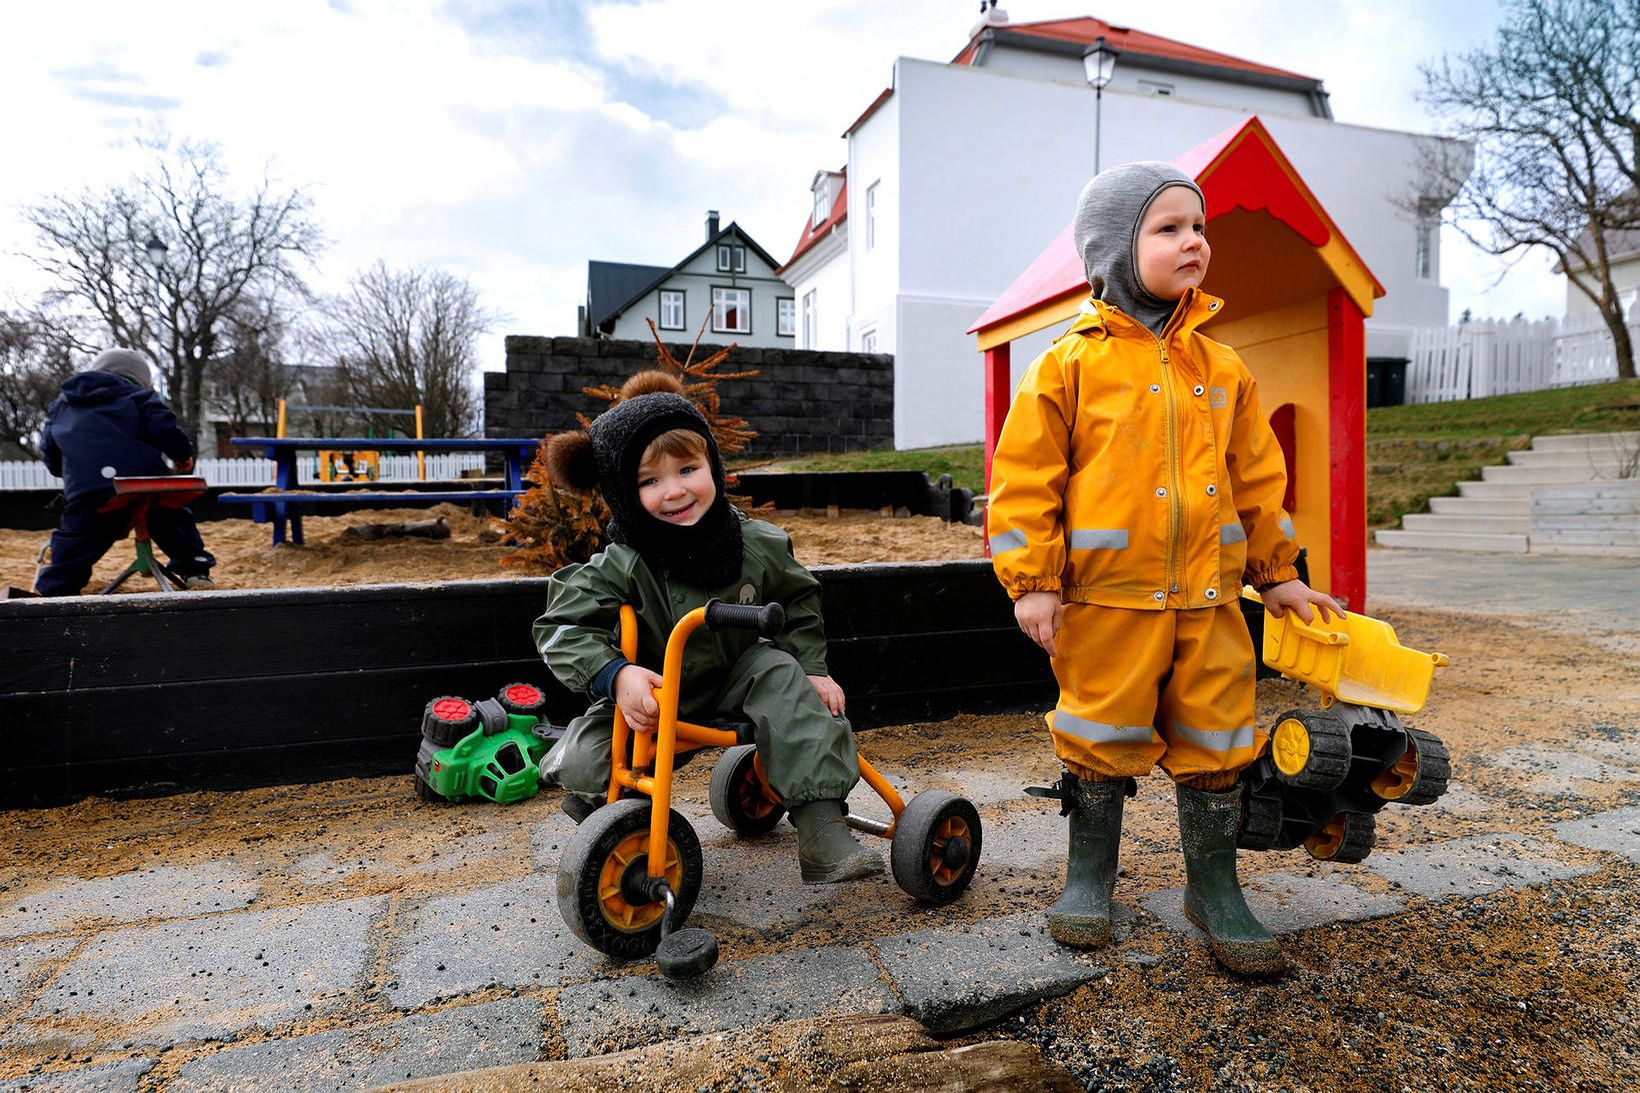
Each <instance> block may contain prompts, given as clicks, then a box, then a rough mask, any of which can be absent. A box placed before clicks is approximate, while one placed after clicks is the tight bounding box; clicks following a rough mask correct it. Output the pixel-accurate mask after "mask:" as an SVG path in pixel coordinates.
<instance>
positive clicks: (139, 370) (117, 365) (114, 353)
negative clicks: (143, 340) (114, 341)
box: [91, 349, 154, 391]
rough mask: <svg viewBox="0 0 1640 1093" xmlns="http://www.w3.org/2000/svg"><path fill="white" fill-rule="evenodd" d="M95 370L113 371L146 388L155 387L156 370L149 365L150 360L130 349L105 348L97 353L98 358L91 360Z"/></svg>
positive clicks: (92, 367)
mask: <svg viewBox="0 0 1640 1093" xmlns="http://www.w3.org/2000/svg"><path fill="white" fill-rule="evenodd" d="M91 371H93V372H112V373H114V374H115V375H116V376H124V377H125V378H126V379H128V380H130V381H131V382H132V383H134V384H136V385H137V386H138V387H141V388H143V389H144V390H148V391H152V390H153V389H154V372H153V370H152V369H151V368H149V367H148V362H147V361H145V360H143V359H142V357H141V356H139V355H138V354H136V353H133V352H131V350H129V349H104V350H103V351H102V352H101V353H98V354H97V359H96V360H94V361H92V362H91Z"/></svg>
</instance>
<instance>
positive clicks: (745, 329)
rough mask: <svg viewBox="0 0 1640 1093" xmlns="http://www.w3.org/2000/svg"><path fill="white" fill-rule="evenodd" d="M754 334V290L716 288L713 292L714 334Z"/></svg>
mask: <svg viewBox="0 0 1640 1093" xmlns="http://www.w3.org/2000/svg"><path fill="white" fill-rule="evenodd" d="M751 332H752V290H751V289H749V288H714V289H713V290H712V333H714V334H750V333H751Z"/></svg>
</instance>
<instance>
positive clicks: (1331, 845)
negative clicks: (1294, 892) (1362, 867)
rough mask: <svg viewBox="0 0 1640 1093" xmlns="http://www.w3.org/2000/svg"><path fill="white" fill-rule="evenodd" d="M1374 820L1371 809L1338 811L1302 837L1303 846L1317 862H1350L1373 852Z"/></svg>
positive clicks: (1359, 859)
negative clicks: (1305, 836)
mask: <svg viewBox="0 0 1640 1093" xmlns="http://www.w3.org/2000/svg"><path fill="white" fill-rule="evenodd" d="M1376 830H1377V822H1376V821H1375V820H1374V818H1373V815H1372V813H1370V812H1340V813H1337V814H1336V815H1334V816H1333V818H1332V819H1330V820H1328V821H1327V822H1326V823H1324V824H1322V825H1320V826H1319V827H1317V828H1316V829H1315V830H1314V831H1312V832H1311V833H1310V834H1309V836H1308V837H1307V838H1306V839H1305V840H1304V849H1306V850H1308V851H1309V852H1310V857H1312V858H1315V859H1316V860H1318V861H1329V862H1337V863H1339V864H1341V865H1351V864H1354V863H1355V862H1358V861H1361V860H1362V859H1363V858H1365V857H1366V856H1367V855H1368V854H1371V853H1372V844H1373V840H1374V838H1375V832H1376Z"/></svg>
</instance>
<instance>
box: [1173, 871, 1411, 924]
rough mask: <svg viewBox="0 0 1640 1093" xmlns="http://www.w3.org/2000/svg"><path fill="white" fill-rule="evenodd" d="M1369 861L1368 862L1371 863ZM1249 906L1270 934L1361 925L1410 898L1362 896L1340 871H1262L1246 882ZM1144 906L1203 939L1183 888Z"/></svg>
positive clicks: (1402, 907)
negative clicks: (1188, 914) (1188, 912)
mask: <svg viewBox="0 0 1640 1093" xmlns="http://www.w3.org/2000/svg"><path fill="white" fill-rule="evenodd" d="M1369 860H1370V859H1369ZM1242 891H1243V892H1244V893H1245V894H1246V897H1247V906H1248V907H1249V908H1251V909H1252V912H1253V914H1254V915H1255V916H1256V917H1257V918H1258V920H1259V921H1260V922H1262V923H1264V927H1265V929H1267V930H1269V931H1270V932H1271V933H1272V934H1292V933H1297V932H1299V931H1300V930H1313V929H1315V928H1316V927H1317V926H1328V925H1331V924H1332V923H1335V922H1360V921H1362V920H1364V919H1369V918H1383V917H1384V916H1385V915H1393V914H1399V913H1400V912H1401V911H1404V910H1406V906H1407V904H1406V900H1404V899H1401V898H1400V897H1399V896H1391V895H1386V894H1383V893H1374V892H1363V891H1362V890H1361V889H1359V888H1357V887H1356V886H1355V885H1353V884H1351V883H1349V881H1347V880H1345V879H1344V878H1343V877H1342V876H1340V875H1339V874H1337V873H1331V874H1324V875H1322V876H1319V877H1312V876H1307V875H1305V874H1302V873H1259V874H1257V875H1255V876H1252V877H1248V878H1247V879H1246V881H1244V882H1243V884H1242ZM1143 902H1144V905H1145V908H1146V909H1147V910H1148V911H1150V912H1151V913H1152V914H1154V915H1155V916H1156V917H1157V918H1159V919H1161V920H1162V924H1163V925H1165V926H1166V927H1167V928H1168V929H1170V930H1173V931H1174V932H1176V933H1182V934H1196V935H1198V936H1199V935H1200V933H1201V931H1199V930H1197V929H1196V927H1195V926H1194V925H1192V924H1191V922H1190V920H1189V919H1187V918H1185V917H1184V888H1183V887H1179V888H1167V889H1164V890H1162V891H1160V892H1153V893H1151V894H1150V895H1148V896H1146V897H1145V898H1144V901H1143Z"/></svg>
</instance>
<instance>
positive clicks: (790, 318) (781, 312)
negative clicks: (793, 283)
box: [774, 296, 797, 338]
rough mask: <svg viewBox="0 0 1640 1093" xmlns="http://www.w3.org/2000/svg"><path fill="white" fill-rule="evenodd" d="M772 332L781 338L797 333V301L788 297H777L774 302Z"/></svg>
mask: <svg viewBox="0 0 1640 1093" xmlns="http://www.w3.org/2000/svg"><path fill="white" fill-rule="evenodd" d="M774 332H775V333H776V334H778V335H780V336H781V337H782V338H790V337H793V336H794V335H795V334H796V333H797V301H796V300H793V299H792V298H791V297H790V296H781V297H778V298H777V299H776V300H775V302H774Z"/></svg>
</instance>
